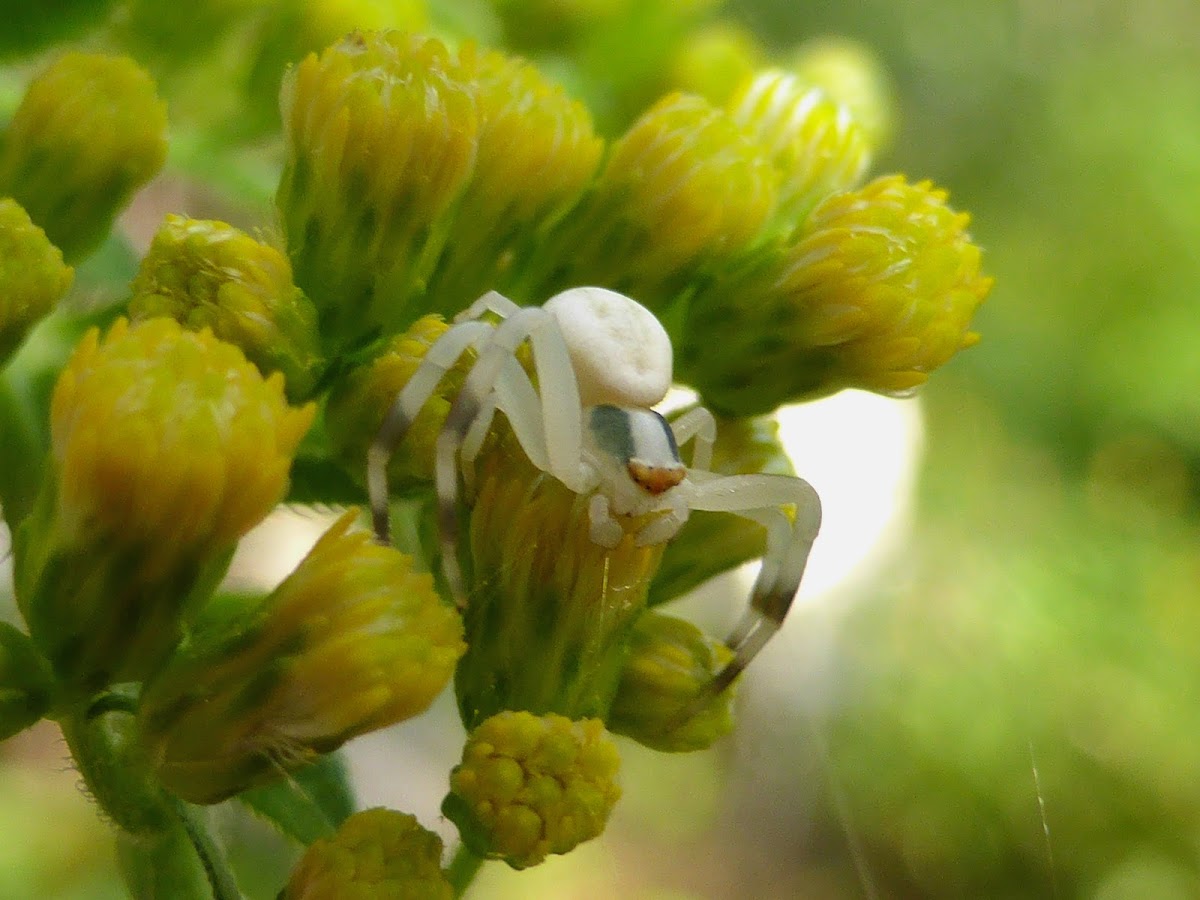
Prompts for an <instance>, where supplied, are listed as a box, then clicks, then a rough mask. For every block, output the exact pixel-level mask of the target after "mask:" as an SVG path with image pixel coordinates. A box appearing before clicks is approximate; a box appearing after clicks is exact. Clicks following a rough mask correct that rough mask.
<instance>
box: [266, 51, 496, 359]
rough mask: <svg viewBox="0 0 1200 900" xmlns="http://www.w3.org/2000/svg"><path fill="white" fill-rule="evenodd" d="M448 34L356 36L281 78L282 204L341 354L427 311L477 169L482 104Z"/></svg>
mask: <svg viewBox="0 0 1200 900" xmlns="http://www.w3.org/2000/svg"><path fill="white" fill-rule="evenodd" d="M468 78H469V76H468V74H467V73H466V72H465V71H464V68H463V66H462V65H461V64H460V63H459V61H458V60H457V58H455V57H454V56H453V55H452V54H451V53H450V52H449V51H448V50H447V49H446V48H445V47H444V46H443V45H442V44H441V43H440V42H439V41H437V40H436V39H433V38H426V37H420V36H414V35H407V34H402V33H400V32H386V31H385V32H368V33H358V32H356V33H354V34H351V35H349V36H348V37H346V38H344V39H343V40H341V41H339V42H338V43H336V44H334V45H333V46H332V47H330V48H328V49H327V50H325V51H324V52H323V53H322V54H321V55H320V56H319V57H318V56H316V55H310V56H309V57H308V58H306V59H305V60H304V61H303V62H301V63H300V64H299V65H297V66H296V67H294V68H293V69H292V70H291V71H290V72H289V73H288V75H287V78H286V79H285V80H284V85H283V93H282V96H281V101H280V102H281V105H282V110H283V124H284V133H285V137H286V141H287V148H288V157H287V161H286V165H285V168H284V173H283V177H282V180H281V181H280V184H279V192H278V195H277V197H276V202H277V204H278V206H279V211H280V214H281V216H282V221H283V225H284V229H285V232H286V235H287V244H288V252H289V254H290V255H291V258H292V263H293V266H294V268H295V273H296V283H297V284H298V285H299V286H300V287H301V288H303V289H304V291H305V292H306V293H307V294H308V296H309V297H311V298H312V300H313V302H314V303H316V305H317V308H318V310H319V313H320V317H321V332H322V337H323V339H324V340H325V341H326V347H327V350H328V351H329V354H330V355H334V354H335V353H336V352H338V351H341V350H344V349H346V348H349V347H351V346H353V345H354V344H355V343H356V342H359V341H361V340H363V339H365V338H369V337H371V336H372V335H373V334H376V333H378V332H380V331H382V332H384V333H388V332H392V331H395V330H397V329H399V328H401V327H403V326H404V325H405V324H407V323H408V322H410V321H412V320H413V319H414V318H416V316H415V315H414V314H413V313H412V312H411V311H410V306H409V304H410V302H411V301H412V300H413V298H414V297H415V296H417V295H419V294H420V293H421V292H422V291H423V290H424V287H425V283H426V280H427V279H428V277H429V273H430V272H431V271H432V269H433V266H434V264H435V263H436V262H437V258H438V256H439V254H440V253H441V250H442V247H443V244H444V241H445V236H446V230H447V222H448V218H449V216H450V215H451V213H452V211H453V205H454V203H455V201H456V200H457V199H458V197H459V195H460V193H461V192H462V189H463V187H464V185H465V184H466V183H467V179H468V178H469V177H470V174H471V171H472V169H473V167H474V164H475V149H476V132H477V116H476V112H475V98H474V93H473V90H472V88H471V86H470V84H469V83H468Z"/></svg>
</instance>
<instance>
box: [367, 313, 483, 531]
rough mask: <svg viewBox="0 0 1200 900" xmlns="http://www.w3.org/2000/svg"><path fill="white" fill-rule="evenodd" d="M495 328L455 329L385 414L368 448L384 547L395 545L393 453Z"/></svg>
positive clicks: (374, 512)
mask: <svg viewBox="0 0 1200 900" xmlns="http://www.w3.org/2000/svg"><path fill="white" fill-rule="evenodd" d="M492 329H493V326H492V325H489V324H488V323H486V322H463V323H461V324H459V325H455V326H453V327H451V328H450V329H449V330H448V331H446V332H445V333H444V334H443V335H442V336H441V337H440V338H438V339H437V340H436V341H435V342H434V343H433V346H431V347H430V348H429V350H428V352H426V354H425V358H424V359H423V360H421V364H420V366H418V367H417V370H416V371H415V372H414V373H413V376H412V378H410V379H409V380H408V383H407V384H405V385H404V388H403V389H402V390H401V391H400V393H399V394H398V395H397V396H396V399H395V400H394V401H393V402H392V405H391V407H390V408H389V409H388V411H387V413H386V415H384V417H383V424H382V425H380V427H379V432H378V433H377V434H376V436H375V440H374V441H372V442H371V446H370V447H369V448H368V449H367V494H368V496H369V498H370V504H371V518H372V520H373V524H374V528H375V537H376V539H377V540H378V541H379V542H380V543H381V544H390V543H391V533H390V531H391V523H390V522H389V520H388V484H387V467H388V463H389V462H391V459H392V454H393V453H395V452H396V448H397V447H398V446H399V445H400V442H401V441H402V440H404V436H405V435H406V434H407V433H408V429H409V428H410V427H412V423H413V420H414V419H416V417H417V415H418V413H420V412H421V409H422V407H424V406H425V404H426V403H427V402H429V398H430V397H431V396H432V395H433V392H434V391H435V390H436V389H437V386H438V384H439V383H440V382H441V380H442V377H443V376H444V375H445V374H446V373H447V372H448V371H449V370H450V369H451V367H453V366H454V364H455V363H456V362H458V360H459V357H461V356H462V355H463V353H465V352H466V350H467V348H468V347H470V346H472V345H473V344H477V343H478V342H480V341H481V340H482V339H483V338H484V337H485V336H486V335H487V334H488V333H489V332H490V331H492Z"/></svg>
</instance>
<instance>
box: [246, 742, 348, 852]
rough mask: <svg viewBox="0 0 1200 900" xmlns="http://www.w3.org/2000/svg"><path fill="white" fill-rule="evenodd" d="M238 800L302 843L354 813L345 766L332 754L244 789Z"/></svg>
mask: <svg viewBox="0 0 1200 900" xmlns="http://www.w3.org/2000/svg"><path fill="white" fill-rule="evenodd" d="M238 799H239V800H241V801H242V802H243V803H244V804H246V806H248V807H250V809H251V810H252V811H253V812H255V813H257V814H258V815H260V816H262V817H263V818H264V819H266V820H267V821H268V822H270V823H271V824H272V825H274V826H275V827H276V828H278V829H279V831H280V832H281V833H283V834H284V835H286V836H287V837H290V838H292V839H293V840H295V841H297V842H299V843H301V844H304V845H305V846H307V845H308V844H311V843H312V842H313V841H315V840H316V839H317V838H320V837H328V836H329V835H331V834H333V833H334V832H335V831H336V830H337V828H338V826H339V825H341V824H342V822H344V821H345V820H346V818H347V817H348V816H349V815H350V814H351V813H352V812H354V792H353V789H352V788H351V786H350V780H349V778H348V777H347V774H346V767H345V765H344V764H343V762H342V760H341V757H340V756H338V755H337V754H332V753H331V754H328V755H326V756H323V757H321V759H320V760H318V761H317V762H315V763H313V764H312V765H311V766H309V767H308V768H306V769H301V770H300V771H299V772H297V773H295V774H294V775H292V776H291V778H288V779H286V780H284V781H277V782H275V783H274V784H268V785H264V786H262V787H257V788H251V789H250V790H248V791H244V792H243V793H241V794H240V795H238Z"/></svg>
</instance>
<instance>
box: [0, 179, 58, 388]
mask: <svg viewBox="0 0 1200 900" xmlns="http://www.w3.org/2000/svg"><path fill="white" fill-rule="evenodd" d="M74 277H75V273H74V271H73V270H72V269H71V267H70V266H68V265H65V264H64V263H63V258H62V253H61V252H59V249H58V248H57V247H55V246H54V245H53V244H51V243H50V241H49V240H48V239H47V238H46V233H45V232H44V231H42V229H40V228H38V227H37V226H36V225H34V224H33V222H31V221H30V220H29V216H28V215H27V214H26V212H25V210H24V209H22V208H21V205H20V204H19V203H17V202H16V201H15V200H13V199H12V198H10V197H0V366H3V365H4V363H5V362H7V360H8V357H9V356H10V355H11V354H12V353H13V351H14V350H16V349H17V347H18V346H19V345H20V344H21V341H23V340H24V339H25V335H26V334H28V332H29V329H30V328H32V327H33V325H34V324H36V323H37V321H38V320H39V319H41V318H42V317H43V316H45V315H46V314H47V313H48V312H50V310H52V309H53V308H54V306H55V305H56V304H57V303H58V301H59V300H61V299H62V298H63V296H64V295H65V294H66V293H67V291H69V290H70V289H71V282H72V281H73V280H74Z"/></svg>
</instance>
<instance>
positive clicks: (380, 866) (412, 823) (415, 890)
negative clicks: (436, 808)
mask: <svg viewBox="0 0 1200 900" xmlns="http://www.w3.org/2000/svg"><path fill="white" fill-rule="evenodd" d="M441 857H442V839H441V838H439V837H438V836H437V835H436V834H434V833H433V832H432V831H428V830H426V829H425V828H422V827H421V825H420V823H419V822H417V820H416V819H415V818H414V817H413V816H410V815H408V814H406V813H401V812H396V811H395V810H391V809H379V808H377V809H368V810H364V811H363V812H360V813H355V814H354V815H352V816H351V817H350V818H348V819H347V820H346V821H345V822H343V823H342V827H341V828H339V829H338V831H337V834H335V835H334V836H333V837H331V838H322V839H320V840H318V841H314V842H313V843H312V844H311V845H310V846H309V848H308V850H307V851H305V854H304V856H303V857H301V859H300V862H299V863H298V864H297V865H296V868H295V869H294V870H293V871H292V877H291V878H290V879H288V884H287V887H286V888H284V890H283V893H282V894H280V900H451V898H452V897H453V896H454V891H453V889H452V888H451V887H450V882H449V881H447V880H446V877H445V875H444V874H443V873H442V868H441Z"/></svg>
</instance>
